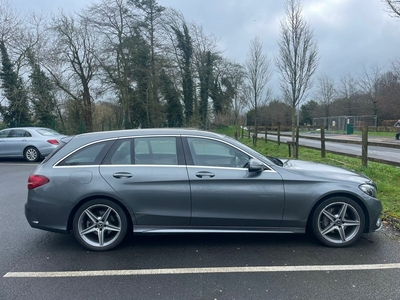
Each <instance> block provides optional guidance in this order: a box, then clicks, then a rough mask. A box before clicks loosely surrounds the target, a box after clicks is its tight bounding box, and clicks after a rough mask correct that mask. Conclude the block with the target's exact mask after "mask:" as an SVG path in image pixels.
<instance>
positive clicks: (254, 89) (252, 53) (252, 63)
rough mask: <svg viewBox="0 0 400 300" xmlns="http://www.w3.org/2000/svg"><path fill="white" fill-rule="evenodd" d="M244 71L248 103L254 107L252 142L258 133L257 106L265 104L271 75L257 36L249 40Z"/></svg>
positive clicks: (268, 63) (269, 91)
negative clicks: (247, 87)
mask: <svg viewBox="0 0 400 300" xmlns="http://www.w3.org/2000/svg"><path fill="white" fill-rule="evenodd" d="M246 71H247V80H248V86H249V89H248V90H247V91H248V92H249V93H250V94H249V97H250V98H249V104H250V105H251V107H252V108H253V109H254V131H255V132H254V134H255V139H254V144H256V143H257V134H258V120H257V119H258V108H259V107H260V106H261V105H263V104H265V103H266V102H267V101H268V99H269V98H270V96H271V90H270V89H266V86H267V83H268V82H269V81H270V79H271V77H272V70H271V63H270V61H269V60H268V58H267V56H266V55H265V54H263V50H262V45H261V42H260V40H259V39H258V38H255V39H253V40H252V41H251V42H250V48H249V53H248V58H247V61H246ZM250 99H251V100H250Z"/></svg>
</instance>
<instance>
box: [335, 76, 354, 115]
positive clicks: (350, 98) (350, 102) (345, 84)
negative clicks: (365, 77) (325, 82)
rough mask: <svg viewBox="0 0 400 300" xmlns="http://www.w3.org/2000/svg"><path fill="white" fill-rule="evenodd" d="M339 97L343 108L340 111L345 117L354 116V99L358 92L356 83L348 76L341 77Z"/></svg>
mask: <svg viewBox="0 0 400 300" xmlns="http://www.w3.org/2000/svg"><path fill="white" fill-rule="evenodd" d="M339 95H340V97H341V98H342V100H343V101H344V106H345V107H343V110H342V111H343V112H344V113H345V114H346V115H349V116H352V115H354V114H355V112H356V110H357V107H356V99H357V96H358V95H359V90H358V83H357V81H356V80H355V78H354V77H353V76H351V75H350V74H347V75H343V76H342V77H341V78H340V87H339Z"/></svg>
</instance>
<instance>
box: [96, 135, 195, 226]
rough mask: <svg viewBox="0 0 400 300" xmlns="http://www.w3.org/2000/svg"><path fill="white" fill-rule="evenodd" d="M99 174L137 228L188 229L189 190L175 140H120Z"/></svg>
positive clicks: (179, 143)
mask: <svg viewBox="0 0 400 300" xmlns="http://www.w3.org/2000/svg"><path fill="white" fill-rule="evenodd" d="M100 172H101V175H102V176H103V178H104V179H105V180H106V181H107V182H108V183H109V184H110V186H111V187H112V188H113V189H114V190H115V191H116V192H117V193H119V194H120V196H121V197H122V198H123V199H124V200H125V201H126V202H127V203H128V204H129V205H130V206H131V208H132V210H133V212H134V214H135V218H136V223H137V225H154V226H168V225H171V226H172V225H173V226H185V225H189V222H190V208H191V205H190V186H189V181H188V175H187V171H186V166H185V164H184V157H183V150H182V145H181V139H180V138H179V137H176V136H150V137H137V138H134V139H130V138H126V139H120V140H119V141H118V142H117V143H116V144H115V145H114V147H113V148H112V149H111V151H110V153H109V155H108V156H107V157H106V159H105V161H104V162H103V164H102V165H101V166H100Z"/></svg>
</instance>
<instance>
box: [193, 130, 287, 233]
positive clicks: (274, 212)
mask: <svg viewBox="0 0 400 300" xmlns="http://www.w3.org/2000/svg"><path fill="white" fill-rule="evenodd" d="M186 140H187V147H186V149H190V155H191V156H192V159H193V165H191V166H190V165H188V174H189V180H190V188H191V191H192V220H191V225H193V226H233V227H276V226H279V224H280V223H281V221H282V216H283V208H284V188H283V182H282V178H281V177H280V175H279V174H278V173H277V172H276V171H274V170H272V169H269V170H265V171H263V172H257V173H256V172H249V170H248V168H247V162H248V160H249V158H250V157H249V156H248V155H247V154H245V153H243V152H242V151H241V150H239V149H237V148H235V147H233V146H232V145H229V144H226V143H223V142H220V141H216V140H213V139H207V138H190V137H188V138H187V139H186Z"/></svg>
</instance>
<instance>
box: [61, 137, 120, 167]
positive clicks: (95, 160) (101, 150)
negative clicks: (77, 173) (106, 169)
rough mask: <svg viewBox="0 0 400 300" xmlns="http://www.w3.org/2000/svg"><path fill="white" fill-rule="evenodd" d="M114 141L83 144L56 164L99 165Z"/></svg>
mask: <svg viewBox="0 0 400 300" xmlns="http://www.w3.org/2000/svg"><path fill="white" fill-rule="evenodd" d="M113 143H114V141H104V142H98V143H94V144H91V145H88V146H85V147H83V148H81V149H79V150H77V151H76V152H74V153H72V154H71V155H69V156H68V157H66V158H65V159H63V160H62V161H61V162H60V163H58V165H57V166H83V165H85V166H87V165H100V163H101V162H102V160H103V158H104V156H105V155H106V154H107V152H108V150H109V149H110V148H111V146H112V145H113Z"/></svg>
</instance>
